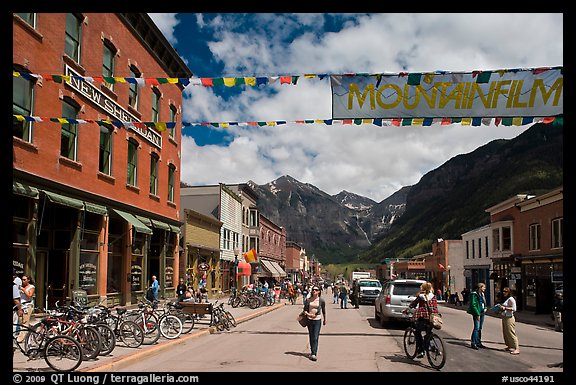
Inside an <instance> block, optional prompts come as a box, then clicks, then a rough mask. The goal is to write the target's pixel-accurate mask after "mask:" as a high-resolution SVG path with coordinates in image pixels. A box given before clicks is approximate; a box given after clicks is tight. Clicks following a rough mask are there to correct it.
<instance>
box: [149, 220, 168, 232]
mask: <svg viewBox="0 0 576 385" xmlns="http://www.w3.org/2000/svg"><path fill="white" fill-rule="evenodd" d="M152 226H154V228H156V229H160V230H166V231H170V226H168V224H167V223H164V222H160V221H156V220H154V219H152Z"/></svg>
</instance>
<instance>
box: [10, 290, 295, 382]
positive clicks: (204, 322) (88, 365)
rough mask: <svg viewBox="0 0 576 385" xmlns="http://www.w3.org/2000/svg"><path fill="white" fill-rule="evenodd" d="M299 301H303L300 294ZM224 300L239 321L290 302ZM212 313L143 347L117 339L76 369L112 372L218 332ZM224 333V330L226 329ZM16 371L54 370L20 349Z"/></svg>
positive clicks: (15, 357) (14, 369)
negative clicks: (264, 303)
mask: <svg viewBox="0 0 576 385" xmlns="http://www.w3.org/2000/svg"><path fill="white" fill-rule="evenodd" d="M299 299H300V301H299V302H300V303H301V301H302V300H301V298H299ZM210 302H211V303H214V302H216V301H215V300H213V301H210ZM220 302H224V304H225V305H224V308H225V309H226V310H228V311H230V313H232V315H233V316H234V318H235V319H236V323H237V324H240V323H242V322H246V321H248V320H251V319H253V318H256V317H258V316H261V315H263V314H266V313H268V312H270V311H274V310H276V309H278V308H280V307H283V306H285V305H287V304H289V303H288V302H287V300H282V302H281V303H280V304H278V303H276V304H274V305H272V306H264V307H259V308H257V309H250V308H249V307H247V306H243V307H237V308H233V307H232V306H230V305H228V304H227V302H228V298H221V299H219V300H218V303H220ZM209 319H210V318H209V316H206V319H200V322H197V323H195V325H194V329H192V331H191V332H190V333H188V334H182V335H181V336H180V337H179V338H176V339H174V340H167V339H165V338H163V337H160V339H159V340H158V342H156V343H155V344H152V345H141V346H140V347H138V348H136V349H134V348H127V347H124V346H122V344H121V343H118V344H117V345H116V347H115V348H114V350H113V351H112V353H111V354H110V355H108V356H98V357H97V358H96V359H95V360H88V361H83V362H82V364H81V365H80V367H79V368H78V369H76V371H77V372H109V371H114V370H118V369H121V368H122V367H123V366H126V365H128V364H130V363H133V362H134V361H138V360H141V359H143V358H145V357H149V356H152V355H154V354H158V353H160V352H162V351H163V350H164V349H168V348H170V347H171V346H172V345H173V344H179V343H182V342H183V341H186V340H189V339H192V338H197V337H200V336H204V335H208V334H212V333H217V331H216V328H215V327H214V326H210V325H208V322H209ZM223 333H225V331H224V332H223ZM12 368H13V371H15V372H36V371H39V372H46V371H51V369H50V368H49V367H48V365H47V364H46V362H45V361H44V359H36V360H31V361H29V360H28V358H27V357H26V356H24V355H23V354H22V353H21V352H20V351H16V353H15V354H14V360H13V365H12Z"/></svg>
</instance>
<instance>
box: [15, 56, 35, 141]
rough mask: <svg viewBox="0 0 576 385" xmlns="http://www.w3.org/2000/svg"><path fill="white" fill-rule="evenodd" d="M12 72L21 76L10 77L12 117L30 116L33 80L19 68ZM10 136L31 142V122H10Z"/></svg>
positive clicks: (32, 99)
mask: <svg viewBox="0 0 576 385" xmlns="http://www.w3.org/2000/svg"><path fill="white" fill-rule="evenodd" d="M14 71H17V72H20V73H21V74H22V75H21V76H13V77H12V113H13V114H14V115H23V116H31V115H32V106H33V101H34V83H35V80H33V79H34V78H32V77H30V76H28V72H24V71H22V70H21V68H18V67H15V68H14ZM12 135H13V136H15V137H17V138H20V139H22V140H25V141H26V142H32V122H29V121H26V120H22V121H20V120H17V119H13V120H12Z"/></svg>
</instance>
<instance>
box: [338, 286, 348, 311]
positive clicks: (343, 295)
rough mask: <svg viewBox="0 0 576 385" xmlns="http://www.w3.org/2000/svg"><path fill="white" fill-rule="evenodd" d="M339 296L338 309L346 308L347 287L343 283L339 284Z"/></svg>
mask: <svg viewBox="0 0 576 385" xmlns="http://www.w3.org/2000/svg"><path fill="white" fill-rule="evenodd" d="M339 297H340V309H348V289H347V288H346V285H344V284H342V285H341V286H340V294H339Z"/></svg>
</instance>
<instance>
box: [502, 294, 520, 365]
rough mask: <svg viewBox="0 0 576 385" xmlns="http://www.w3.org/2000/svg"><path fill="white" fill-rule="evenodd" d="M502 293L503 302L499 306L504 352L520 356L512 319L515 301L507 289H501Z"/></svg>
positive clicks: (514, 323) (514, 320)
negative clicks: (504, 345)
mask: <svg viewBox="0 0 576 385" xmlns="http://www.w3.org/2000/svg"><path fill="white" fill-rule="evenodd" d="M502 293H504V302H503V303H502V305H500V311H501V312H502V313H501V316H502V335H503V337H504V343H505V344H506V348H505V349H504V350H507V351H509V352H510V354H520V349H519V346H520V345H519V344H518V337H517V336H516V319H515V318H514V312H515V311H516V299H515V298H514V297H513V295H512V294H513V293H512V289H510V288H509V287H505V288H504V289H502Z"/></svg>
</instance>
